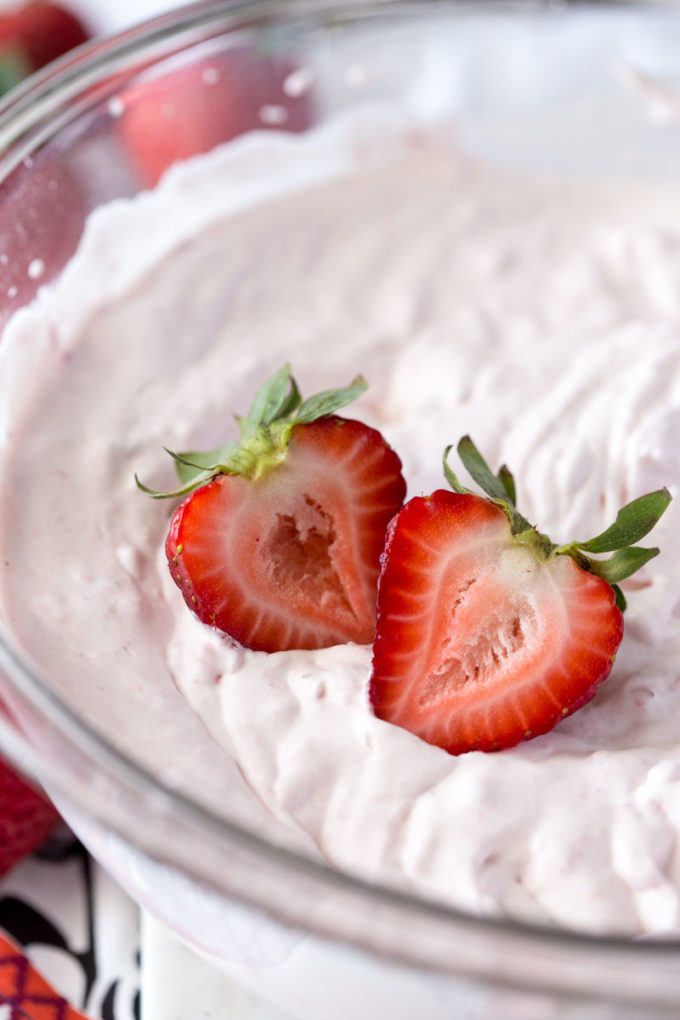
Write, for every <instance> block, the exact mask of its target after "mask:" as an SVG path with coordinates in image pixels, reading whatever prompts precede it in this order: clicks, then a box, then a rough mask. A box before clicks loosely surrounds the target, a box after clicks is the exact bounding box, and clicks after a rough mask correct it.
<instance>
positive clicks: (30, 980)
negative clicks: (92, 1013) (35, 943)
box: [0, 933, 87, 1020]
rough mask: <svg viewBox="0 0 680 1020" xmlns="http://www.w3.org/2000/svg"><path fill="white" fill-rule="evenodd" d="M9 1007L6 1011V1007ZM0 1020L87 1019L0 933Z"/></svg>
mask: <svg viewBox="0 0 680 1020" xmlns="http://www.w3.org/2000/svg"><path fill="white" fill-rule="evenodd" d="M8 1006H9V1012H7V1007H8ZM0 1018H1V1020H87V1017H85V1015H84V1014H83V1013H80V1012H78V1010H77V1009H73V1007H72V1006H70V1005H69V1004H68V1002H67V1001H66V999H65V998H64V997H63V996H61V995H59V994H58V993H57V992H55V990H54V989H53V988H51V987H50V985H48V983H47V981H45V979H44V978H43V977H41V975H40V974H39V973H38V971H37V970H35V968H34V967H33V966H32V965H31V964H30V963H29V962H28V960H27V959H26V957H25V956H24V954H23V953H22V952H21V950H20V949H19V947H18V946H16V945H15V944H14V943H13V942H11V941H10V940H9V939H8V938H7V936H6V935H3V934H2V933H0Z"/></svg>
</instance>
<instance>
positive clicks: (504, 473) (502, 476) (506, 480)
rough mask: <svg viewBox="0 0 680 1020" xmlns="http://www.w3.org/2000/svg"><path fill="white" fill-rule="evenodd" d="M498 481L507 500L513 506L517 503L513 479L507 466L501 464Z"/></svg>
mask: <svg viewBox="0 0 680 1020" xmlns="http://www.w3.org/2000/svg"><path fill="white" fill-rule="evenodd" d="M498 480H499V482H500V483H501V485H502V486H503V488H504V489H505V493H506V496H507V498H508V500H509V501H510V502H511V503H512V505H513V506H515V504H516V502H517V491H516V489H515V479H514V476H513V474H512V471H511V470H510V468H509V467H508V466H507V464H501V466H500V468H499V469H498Z"/></svg>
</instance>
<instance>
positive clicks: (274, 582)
mask: <svg viewBox="0 0 680 1020" xmlns="http://www.w3.org/2000/svg"><path fill="white" fill-rule="evenodd" d="M365 388H366V383H365V382H364V381H363V379H361V378H358V379H355V380H354V382H353V383H352V384H351V385H350V386H349V387H347V388H346V389H343V390H331V391H327V392H325V393H321V394H318V395H317V396H315V397H311V398H310V399H308V400H306V401H304V403H303V402H302V399H301V397H300V394H299V391H298V388H297V385H296V384H295V381H294V380H293V379H292V378H291V376H290V371H289V369H288V367H287V366H286V367H285V368H283V369H281V370H280V371H279V372H277V373H276V375H274V376H273V377H272V379H270V380H269V381H268V382H267V383H265V385H264V386H263V387H262V388H261V389H260V390H259V391H258V393H257V395H256V397H255V400H254V402H253V406H252V408H251V410H250V413H249V415H248V417H247V418H245V419H237V420H238V423H239V427H240V430H241V443H240V445H238V446H236V445H235V444H230V445H229V446H226V447H224V448H222V449H221V450H215V451H212V452H210V453H201V454H197V453H187V454H181V455H178V454H172V456H173V457H174V458H175V462H176V465H177V468H178V473H179V476H180V481H181V482H182V483H183V485H182V488H180V489H179V490H177V491H175V492H173V493H158V492H154V491H153V490H149V489H147V488H146V487H145V486H142V485H141V483H139V481H138V484H140V487H141V488H142V489H143V490H144V491H145V492H147V493H149V494H150V495H152V496H154V497H156V498H158V497H163V496H169V495H184V494H185V493H187V492H190V493H191V495H189V497H188V498H187V499H186V500H185V501H184V502H183V503H182V504H181V506H180V507H179V509H178V510H177V512H176V513H175V515H174V517H173V518H172V522H171V524H170V530H169V533H168V537H167V542H166V553H167V557H168V564H169V567H170V572H171V574H172V576H173V578H174V580H175V582H176V583H177V585H178V586H179V588H180V589H181V591H182V594H183V596H184V599H185V601H186V603H187V605H188V606H189V608H190V609H192V610H193V612H195V613H196V615H197V616H198V617H199V619H201V620H202V621H203V622H204V623H208V624H212V625H214V626H215V627H218V628H219V629H220V630H222V631H224V632H225V633H226V634H229V635H230V636H231V637H233V638H234V639H235V640H237V641H239V642H240V643H241V644H242V645H245V646H246V647H248V648H253V649H257V650H260V651H266V652H273V651H283V650H285V649H291V648H323V647H327V646H329V645H333V644H339V643H342V642H346V641H354V642H356V643H358V644H368V643H370V642H371V641H372V640H373V636H374V634H375V593H376V584H377V579H378V570H379V566H380V554H381V552H382V549H383V544H384V539H385V530H386V528H387V525H388V523H389V521H390V519H391V518H392V516H393V515H394V514H395V513H396V512H397V510H398V509H399V508H400V506H401V505H402V502H403V499H404V495H405V491H406V486H405V483H404V479H403V477H402V474H401V462H400V460H399V458H398V457H397V455H396V454H395V453H394V452H393V451H392V450H391V449H390V448H389V446H388V445H387V443H386V442H385V440H384V439H383V437H382V436H381V434H380V433H379V432H377V431H376V430H375V429H372V428H369V427H368V426H367V425H363V424H362V423H361V422H358V421H352V420H349V419H346V418H339V417H337V416H336V415H334V414H333V412H334V411H335V410H337V409H338V408H339V407H342V406H344V405H345V404H347V403H349V402H350V401H351V400H354V399H355V397H357V396H358V395H359V394H360V393H361V392H363V390H364V389H365Z"/></svg>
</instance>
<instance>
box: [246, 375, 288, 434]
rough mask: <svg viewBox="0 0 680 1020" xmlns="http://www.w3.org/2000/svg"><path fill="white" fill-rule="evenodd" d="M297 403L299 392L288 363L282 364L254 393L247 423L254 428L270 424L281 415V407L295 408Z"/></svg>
mask: <svg viewBox="0 0 680 1020" xmlns="http://www.w3.org/2000/svg"><path fill="white" fill-rule="evenodd" d="M296 398H297V402H296ZM299 404H300V393H299V391H298V388H297V385H296V383H295V380H294V379H292V378H291V374H290V365H284V366H283V368H280V369H279V370H278V372H275V373H274V375H273V376H272V377H271V378H270V379H267V381H266V382H265V383H263V384H262V386H260V388H259V390H258V391H257V393H256V394H255V397H254V399H253V403H252V405H251V408H250V411H249V412H248V419H247V420H248V423H249V424H250V425H251V426H252V427H253V428H254V429H255V428H258V427H259V426H260V425H271V423H272V422H273V421H274V420H275V419H276V418H280V417H282V411H283V409H285V408H291V407H292V409H293V410H295V409H296V408H297V407H299ZM289 413H290V411H289Z"/></svg>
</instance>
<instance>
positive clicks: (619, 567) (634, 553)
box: [588, 545, 659, 585]
mask: <svg viewBox="0 0 680 1020" xmlns="http://www.w3.org/2000/svg"><path fill="white" fill-rule="evenodd" d="M658 555H659V550H658V549H644V548H643V547H642V546H639V545H633V546H628V547H627V548H626V549H617V550H616V552H615V553H613V554H612V555H611V556H610V557H609V559H606V560H590V562H589V567H588V569H589V570H590V573H591V574H596V575H597V576H598V577H601V578H603V579H604V580H605V581H607V583H608V584H611V585H614V584H617V583H618V582H619V581H624V580H625V579H626V578H627V577H630V575H631V574H634V573H635V571H636V570H639V569H640V567H643V566H644V565H645V563H647V562H648V561H649V560H651V559H653V558H654V557H655V556H658Z"/></svg>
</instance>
